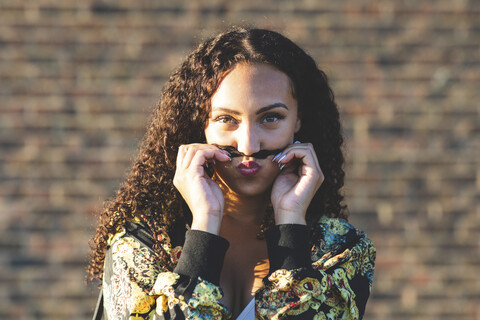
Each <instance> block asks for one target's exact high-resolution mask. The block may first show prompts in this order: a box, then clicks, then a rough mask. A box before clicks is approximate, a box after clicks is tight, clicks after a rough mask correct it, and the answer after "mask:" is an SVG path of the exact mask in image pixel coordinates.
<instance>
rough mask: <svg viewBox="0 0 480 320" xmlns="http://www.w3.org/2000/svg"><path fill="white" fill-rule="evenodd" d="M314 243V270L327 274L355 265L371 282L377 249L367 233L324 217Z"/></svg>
mask: <svg viewBox="0 0 480 320" xmlns="http://www.w3.org/2000/svg"><path fill="white" fill-rule="evenodd" d="M312 242H313V244H312V251H311V258H312V261H313V267H314V268H316V269H322V270H328V269H330V268H332V267H334V266H338V265H340V264H343V263H347V262H348V263H353V264H354V265H355V266H356V267H358V268H360V269H362V270H363V271H364V272H365V273H364V274H365V275H366V276H367V278H368V279H369V282H371V281H372V278H373V269H374V264H375V257H376V249H375V246H374V245H373V242H372V241H371V240H370V239H369V238H368V237H367V235H366V234H365V232H363V231H361V230H359V229H357V228H355V227H354V226H353V225H351V224H350V223H348V222H347V221H345V220H343V219H340V218H328V217H326V216H322V217H321V219H320V221H319V223H318V225H317V226H316V228H315V232H314V234H313V238H312ZM362 273H363V272H362Z"/></svg>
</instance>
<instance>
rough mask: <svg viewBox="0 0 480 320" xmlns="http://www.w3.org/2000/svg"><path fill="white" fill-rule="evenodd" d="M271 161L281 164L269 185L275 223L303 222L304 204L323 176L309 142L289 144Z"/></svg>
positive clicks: (310, 199) (306, 203) (313, 193)
mask: <svg viewBox="0 0 480 320" xmlns="http://www.w3.org/2000/svg"><path fill="white" fill-rule="evenodd" d="M274 162H276V163H278V165H279V166H282V165H284V167H283V169H282V172H280V174H279V175H278V177H277V178H276V180H275V182H274V183H273V187H272V194H271V200H272V205H273V210H274V212H275V223H276V224H306V221H305V214H306V212H307V208H308V206H309V205H310V202H311V201H312V199H313V196H314V195H315V193H316V192H317V190H318V188H320V186H321V185H322V183H323V180H324V175H323V172H322V170H321V169H320V165H319V164H318V159H317V155H316V153H315V150H314V149H313V146H312V144H310V143H294V144H291V145H290V146H288V147H287V148H286V149H285V150H284V151H283V152H282V154H281V155H279V156H278V157H276V158H275V160H274Z"/></svg>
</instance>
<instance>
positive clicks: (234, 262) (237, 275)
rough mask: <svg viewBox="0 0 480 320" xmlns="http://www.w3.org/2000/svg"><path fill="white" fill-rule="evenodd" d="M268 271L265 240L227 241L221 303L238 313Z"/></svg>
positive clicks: (251, 296)
mask: <svg viewBox="0 0 480 320" xmlns="http://www.w3.org/2000/svg"><path fill="white" fill-rule="evenodd" d="M268 270H269V262H268V254H267V247H266V244H265V241H256V242H252V243H248V244H243V245H242V244H240V243H239V244H232V243H231V244H230V248H229V249H228V251H227V254H226V255H225V260H224V264H223V269H222V274H221V277H220V286H221V287H222V290H223V293H224V297H223V299H222V301H221V302H222V303H223V304H224V305H225V306H226V307H227V308H228V309H229V310H230V311H232V313H233V316H234V318H235V317H236V316H238V315H239V314H240V312H241V311H242V310H243V309H244V308H245V306H246V305H247V304H248V303H249V302H250V300H252V298H253V297H254V295H255V291H257V290H258V289H259V288H260V287H261V286H262V279H263V278H264V277H265V276H267V274H268Z"/></svg>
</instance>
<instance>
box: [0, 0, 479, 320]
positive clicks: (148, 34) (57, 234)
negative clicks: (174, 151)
mask: <svg viewBox="0 0 480 320" xmlns="http://www.w3.org/2000/svg"><path fill="white" fill-rule="evenodd" d="M231 24H254V25H256V26H259V27H266V28H273V29H275V30H277V31H281V32H283V33H284V34H286V35H287V36H289V37H290V38H292V39H293V40H294V41H296V42H297V43H298V44H300V45H301V46H302V47H304V48H305V49H307V50H308V51H309V52H310V53H311V54H312V55H313V56H314V57H315V59H316V60H317V61H318V64H319V65H320V66H321V67H322V68H323V69H324V70H325V71H326V72H327V74H328V75H329V76H330V79H331V81H332V85H333V88H334V91H335V93H336V96H337V101H338V104H339V106H340V108H341V112H342V116H343V123H344V127H345V134H346V136H347V144H348V152H347V156H348V167H347V170H348V171H347V177H348V179H347V182H346V189H345V192H346V195H347V199H348V204H349V207H350V211H351V221H352V222H353V223H354V224H355V225H357V226H359V227H360V228H362V229H364V230H366V231H367V232H368V234H369V235H370V237H371V238H372V239H373V240H374V241H375V243H376V245H377V248H378V258H377V268H376V275H375V282H374V288H373V292H372V297H371V299H370V302H369V304H368V306H367V315H366V317H365V318H366V319H480V307H479V306H478V301H480V277H479V276H478V271H479V270H480V268H479V267H480V240H479V239H480V237H479V235H480V232H479V231H480V166H479V164H480V160H479V159H480V107H479V103H478V101H479V98H480V94H479V92H480V90H479V86H480V46H479V44H480V2H478V1H474V0H470V1H468V0H461V1H449V0H436V1H433V0H432V1H427V0H417V1H393V0H389V1H374V0H360V1H314V0H304V1H273V0H264V1H251V0H247V1H207V0H202V1H197V2H195V1H187V0H183V1H127V0H121V1H115V2H114V1H112V2H95V1H90V0H89V1H73V0H63V1H53V0H51V1H48V0H39V1H14V0H11V1H8V0H6V1H0V110H1V113H0V181H1V185H0V222H1V223H0V234H1V235H0V249H1V251H0V262H1V267H0V288H1V290H0V318H2V319H13V318H15V319H88V318H89V317H90V316H91V312H92V308H93V305H94V303H95V298H96V297H95V295H96V288H95V286H94V285H88V286H86V285H85V283H84V279H85V272H84V270H85V265H86V261H87V254H88V246H87V241H88V238H89V237H90V236H91V234H92V230H93V226H94V224H95V216H94V212H95V211H96V210H98V209H99V208H101V207H102V202H103V200H104V199H106V198H107V197H108V196H110V195H112V194H113V192H114V191H115V190H116V188H117V187H118V185H119V183H120V181H121V180H122V177H123V175H124V173H125V171H126V170H127V169H128V167H129V165H130V163H131V160H132V158H133V156H134V155H135V152H136V148H137V143H138V141H139V139H140V137H141V136H142V135H143V131H144V128H145V125H146V123H147V116H148V114H149V113H150V110H151V108H152V107H153V106H154V105H155V103H156V100H157V97H158V96H159V93H160V89H161V87H162V85H163V83H164V81H165V79H166V77H167V76H168V74H169V73H170V72H172V70H174V68H175V67H176V66H178V64H179V63H180V62H181V61H182V59H183V58H184V57H185V55H186V54H187V53H188V52H189V51H190V50H191V49H192V48H193V46H194V45H195V44H196V43H198V41H199V40H201V39H203V38H204V37H205V36H208V35H211V34H213V33H216V32H217V31H219V30H223V29H225V28H226V27H228V26H229V25H231Z"/></svg>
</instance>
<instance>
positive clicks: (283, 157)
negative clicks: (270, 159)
mask: <svg viewBox="0 0 480 320" xmlns="http://www.w3.org/2000/svg"><path fill="white" fill-rule="evenodd" d="M286 156H287V155H286V154H284V155H283V156H281V157H280V158H279V159H278V160H277V162H278V163H280V162H281V161H282V160H283V159H285V157H286Z"/></svg>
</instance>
